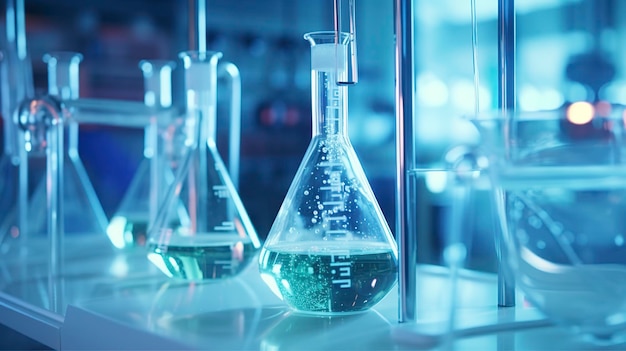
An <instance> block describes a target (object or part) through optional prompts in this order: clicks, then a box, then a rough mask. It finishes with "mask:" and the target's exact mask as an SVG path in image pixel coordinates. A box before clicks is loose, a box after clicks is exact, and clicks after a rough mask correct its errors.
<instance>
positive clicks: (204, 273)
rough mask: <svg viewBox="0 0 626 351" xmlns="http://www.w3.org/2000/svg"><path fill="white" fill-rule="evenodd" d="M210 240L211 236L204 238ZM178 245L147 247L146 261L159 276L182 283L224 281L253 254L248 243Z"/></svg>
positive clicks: (219, 242) (239, 268)
mask: <svg viewBox="0 0 626 351" xmlns="http://www.w3.org/2000/svg"><path fill="white" fill-rule="evenodd" d="M207 236H208V237H211V235H207ZM204 241H205V242H204V243H203V242H196V243H189V244H185V245H179V244H176V243H173V242H171V243H170V244H168V245H163V244H160V245H159V244H154V243H150V244H148V250H149V254H148V258H149V259H150V261H152V262H153V263H154V264H155V265H156V266H157V267H158V268H159V269H161V271H163V273H165V274H166V275H167V276H170V277H172V278H178V279H185V280H212V279H224V278H229V277H233V276H236V275H237V274H239V273H241V271H243V270H244V269H245V268H246V267H247V266H248V264H249V263H250V261H251V260H252V257H254V255H255V254H256V251H257V250H256V248H255V247H254V245H253V244H252V242H251V241H250V240H246V241H242V240H235V241H232V242H224V241H216V242H215V243H210V242H207V241H210V240H204Z"/></svg>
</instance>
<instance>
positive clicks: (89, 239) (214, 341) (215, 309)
mask: <svg viewBox="0 0 626 351" xmlns="http://www.w3.org/2000/svg"><path fill="white" fill-rule="evenodd" d="M66 245H67V252H68V254H67V260H66V263H65V273H66V274H65V278H64V279H62V280H58V281H55V282H54V283H55V284H52V285H49V282H48V279H47V275H46V269H47V268H46V267H47V265H46V263H45V262H46V261H45V259H44V257H45V255H44V254H41V255H38V256H37V257H38V258H37V257H35V258H33V259H30V260H29V264H27V265H24V264H21V265H20V264H16V262H18V260H17V259H14V260H11V259H8V258H7V257H6V255H5V257H4V258H3V259H2V260H1V261H0V272H1V274H0V278H1V279H3V280H4V281H0V323H2V324H5V325H7V326H8V327H10V328H12V329H14V330H16V331H18V332H20V333H22V334H24V335H26V336H28V337H30V338H32V339H34V340H36V341H38V342H40V343H42V344H44V345H47V346H49V347H52V348H54V349H58V350H88V349H108V350H124V349H142V350H147V349H150V350H161V349H173V350H184V349H189V350H268V351H269V350H271V351H278V350H409V349H413V350H414V349H442V348H445V347H446V341H447V340H449V339H446V338H445V337H444V336H445V335H446V334H445V333H443V332H442V330H444V329H445V325H447V324H446V323H443V322H442V317H443V316H445V315H446V313H445V311H446V307H447V306H448V302H449V295H448V294H447V293H446V292H447V291H448V289H447V284H448V274H447V272H446V270H445V269H444V268H442V267H438V266H420V267H418V270H417V274H418V284H419V285H418V293H419V294H418V301H417V303H418V312H419V313H418V315H419V320H418V322H416V323H402V324H399V323H398V322H397V315H398V313H397V310H398V307H397V306H398V303H397V301H398V297H397V291H396V289H394V290H392V291H391V293H390V294H389V295H388V296H387V297H385V299H384V300H383V301H381V302H380V303H379V304H378V305H377V306H376V307H375V308H374V309H372V310H370V311H367V312H363V313H358V314H353V315H347V316H337V317H316V316H307V315H299V314H296V313H293V312H290V311H289V309H288V308H287V307H286V306H285V305H284V304H283V303H282V301H280V300H279V299H278V298H277V297H276V296H274V295H273V294H272V292H271V291H270V290H269V288H267V286H266V285H265V284H264V283H263V281H262V280H261V278H260V275H259V274H258V268H257V266H256V264H255V263H256V261H254V262H253V263H252V264H251V265H250V266H249V267H248V268H247V269H246V270H245V271H243V272H242V273H241V274H240V275H239V276H237V277H236V278H231V279H226V280H220V281H217V282H202V283H199V282H184V281H177V280H171V279H169V278H167V277H165V276H164V275H163V274H162V273H161V272H159V271H158V270H157V269H156V268H155V267H153V266H152V264H151V263H150V262H149V261H148V260H147V259H146V256H145V253H144V252H143V251H142V250H141V249H134V250H129V251H118V250H116V249H114V248H113V247H112V246H111V245H110V243H109V242H108V241H107V239H106V238H101V237H96V236H86V237H80V238H67V241H66ZM42 247H46V246H45V245H43V246H42ZM37 261H38V262H37ZM52 288H56V289H58V290H56V291H57V292H59V296H60V297H61V300H62V303H61V305H62V306H63V307H62V308H61V309H60V310H59V312H52V311H51V310H50V303H49V301H50V300H49V294H48V293H49V291H50V290H49V289H52ZM459 288H460V294H459V295H460V298H459V300H458V309H457V311H458V318H457V322H456V327H455V330H457V333H458V334H459V335H462V337H460V338H457V339H456V340H455V341H454V344H453V345H454V348H453V349H458V350H576V349H590V348H595V346H594V345H590V344H587V343H585V342H584V341H582V340H579V339H577V338H575V337H573V336H572V335H571V334H569V333H568V332H567V331H566V330H564V329H562V328H560V327H556V326H553V325H552V324H551V323H549V322H548V321H547V320H545V318H544V317H543V316H542V315H541V313H539V312H538V311H536V310H535V309H534V308H532V307H530V306H528V304H527V303H525V302H524V301H523V298H522V296H519V297H518V300H519V302H518V304H517V306H516V307H514V308H502V309H498V308H497V307H496V301H497V299H496V294H497V290H496V277H495V275H492V274H487V273H482V272H463V273H462V278H461V281H460V282H459ZM494 328H496V329H497V328H501V329H503V330H499V331H496V330H494ZM619 346H620V345H617V346H614V347H613V348H614V349H620V347H619ZM621 346H622V347H623V346H624V345H621Z"/></svg>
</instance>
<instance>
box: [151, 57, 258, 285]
mask: <svg viewBox="0 0 626 351" xmlns="http://www.w3.org/2000/svg"><path fill="white" fill-rule="evenodd" d="M221 56H222V55H221V53H218V52H206V51H196V52H184V53H181V54H180V58H181V59H182V63H183V68H184V72H185V97H186V107H187V111H186V116H185V121H184V123H182V124H176V125H173V126H172V128H177V129H178V130H177V132H175V133H174V134H173V136H172V138H173V140H175V142H176V143H177V144H179V145H178V146H180V144H182V145H184V146H186V152H185V154H184V157H183V158H182V161H181V164H180V166H179V167H178V168H177V169H176V170H175V177H174V183H173V184H172V185H171V186H170V187H169V189H168V191H167V194H166V196H165V199H164V201H163V203H162V204H161V206H160V208H159V211H158V212H157V218H156V220H155V223H154V225H153V226H152V227H151V229H150V230H149V245H148V247H149V254H148V258H149V259H150V260H151V261H152V262H153V263H154V264H155V265H156V266H157V267H159V268H160V269H161V270H162V271H163V272H164V273H165V274H166V275H168V276H170V277H175V278H182V279H186V280H208V279H219V278H226V277H230V276H233V275H236V274H238V273H239V272H240V271H241V270H242V269H243V268H244V267H246V266H247V264H248V263H249V262H250V260H251V258H252V257H253V256H254V255H255V253H256V251H257V249H258V248H260V246H261V245H260V242H259V239H258V237H257V234H256V231H255V230H254V227H253V226H252V223H251V222H250V219H249V217H248V214H247V212H246V210H245V208H244V206H243V203H242V202H241V199H240V198H239V195H238V194H237V191H236V189H235V187H234V185H233V183H232V181H231V179H230V177H229V174H228V171H227V170H226V167H225V165H224V162H223V161H222V159H221V158H220V156H219V153H218V150H217V147H216V100H217V90H216V89H217V62H218V60H219V59H220V57H221Z"/></svg>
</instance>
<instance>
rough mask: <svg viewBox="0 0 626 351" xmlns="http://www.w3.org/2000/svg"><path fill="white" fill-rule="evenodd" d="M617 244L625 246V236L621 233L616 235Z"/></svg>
mask: <svg viewBox="0 0 626 351" xmlns="http://www.w3.org/2000/svg"><path fill="white" fill-rule="evenodd" d="M615 245H617V246H624V237H623V236H622V235H621V234H618V235H616V236H615Z"/></svg>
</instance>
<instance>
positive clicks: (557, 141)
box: [475, 101, 626, 344]
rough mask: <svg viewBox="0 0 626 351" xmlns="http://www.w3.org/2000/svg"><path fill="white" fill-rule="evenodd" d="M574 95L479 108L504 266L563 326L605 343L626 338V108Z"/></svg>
mask: <svg viewBox="0 0 626 351" xmlns="http://www.w3.org/2000/svg"><path fill="white" fill-rule="evenodd" d="M605 103H606V102H605V101H599V102H597V103H591V102H584V101H580V102H576V103H573V104H571V105H569V106H567V107H563V108H559V109H556V110H550V111H544V112H523V111H518V112H508V113H506V114H498V113H494V115H493V116H492V115H479V117H478V118H477V119H476V120H475V123H476V124H477V126H478V127H479V130H480V132H481V137H482V146H483V147H484V149H485V150H486V152H487V154H488V155H489V157H490V158H491V160H490V162H489V170H488V172H489V175H490V179H491V180H492V182H493V186H494V188H495V189H496V191H495V196H494V198H495V204H496V206H497V210H498V218H499V222H500V226H501V229H502V230H501V233H500V234H499V235H500V237H501V240H502V241H503V243H504V245H503V253H502V255H503V257H504V263H505V268H506V270H505V273H506V274H508V275H509V277H513V278H514V279H515V281H516V286H517V287H518V288H519V289H520V291H521V292H523V293H524V296H525V298H526V299H527V300H528V301H529V303H530V304H531V305H532V306H534V307H536V308H537V309H538V310H540V311H541V312H543V313H544V314H545V315H546V317H548V318H549V319H550V320H551V321H553V322H555V323H556V324H558V325H561V326H564V327H567V328H568V329H570V330H573V331H575V332H577V333H578V335H579V336H583V337H584V339H587V340H591V341H593V342H596V343H600V344H609V343H621V342H624V340H626V245H625V240H624V233H625V232H626V225H625V223H624V211H626V163H625V159H624V157H623V155H624V153H625V152H626V139H625V134H624V121H623V109H622V108H621V107H617V106H612V107H608V106H607V105H605Z"/></svg>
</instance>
